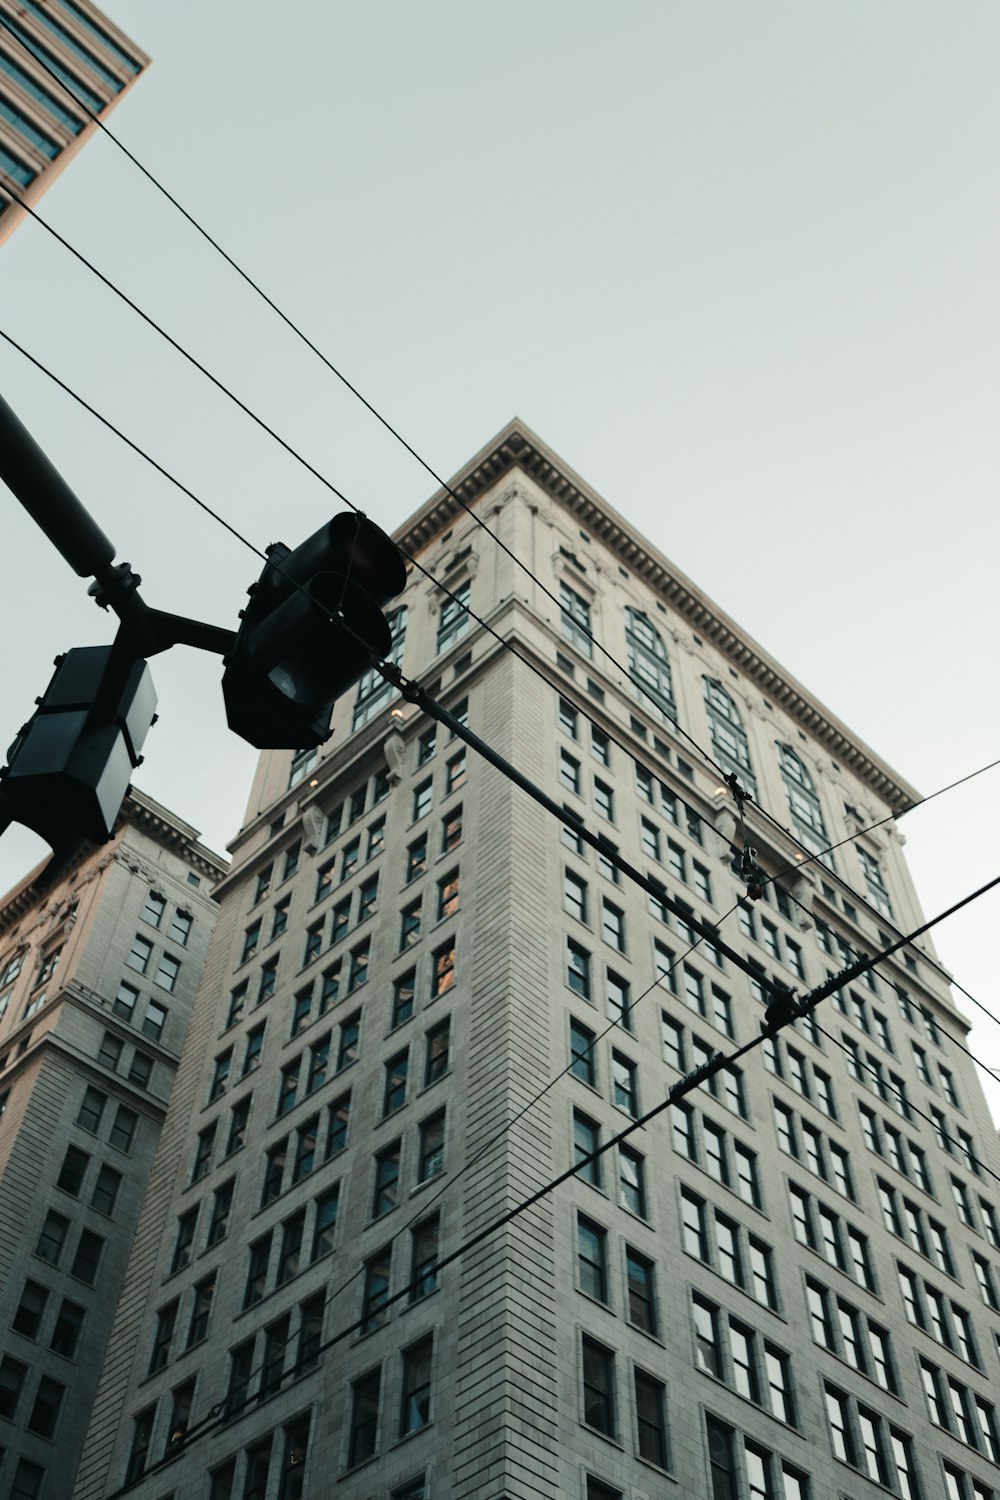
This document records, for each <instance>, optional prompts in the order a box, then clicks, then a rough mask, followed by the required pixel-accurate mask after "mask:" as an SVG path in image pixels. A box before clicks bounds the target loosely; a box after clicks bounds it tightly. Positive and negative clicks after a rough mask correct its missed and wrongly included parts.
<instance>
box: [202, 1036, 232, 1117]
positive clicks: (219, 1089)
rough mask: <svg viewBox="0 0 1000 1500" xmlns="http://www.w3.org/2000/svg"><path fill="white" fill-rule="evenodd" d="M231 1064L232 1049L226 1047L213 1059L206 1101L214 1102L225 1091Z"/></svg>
mask: <svg viewBox="0 0 1000 1500" xmlns="http://www.w3.org/2000/svg"><path fill="white" fill-rule="evenodd" d="M232 1064H233V1049H232V1047H227V1048H226V1050H225V1052H220V1053H219V1055H218V1057H217V1058H216V1059H215V1067H214V1069H213V1072H212V1082H211V1084H210V1085H209V1089H208V1102H209V1104H212V1103H214V1101H215V1100H216V1099H219V1098H221V1096H222V1095H223V1094H224V1093H225V1092H226V1084H227V1083H228V1080H229V1070H230V1068H231V1067H232Z"/></svg>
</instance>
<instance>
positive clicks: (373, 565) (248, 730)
mask: <svg viewBox="0 0 1000 1500" xmlns="http://www.w3.org/2000/svg"><path fill="white" fill-rule="evenodd" d="M267 558H268V560H267V563H266V564H265V566H264V571H263V572H262V573H261V575H260V578H259V580H258V582H257V583H255V584H254V585H253V586H252V587H251V588H250V589H249V591H248V592H249V594H250V603H249V604H248V605H247V607H246V609H245V610H244V611H243V612H242V614H241V616H240V620H241V623H240V628H239V631H238V633H237V636H236V641H235V643H234V645H233V648H232V650H231V652H230V653H229V655H228V656H227V657H226V658H225V668H226V670H225V672H224V673H223V677H222V692H223V696H224V698H225V702H226V718H227V720H228V722H229V727H230V729H232V730H233V732H234V733H235V734H238V735H239V736H240V737H241V738H242V739H245V740H247V741H249V743H250V744H251V745H255V746H256V747H257V748H258V749H259V750H306V749H309V748H311V747H313V746H316V745H321V744H322V743H323V741H324V740H326V739H328V738H329V735H330V716H331V714H332V713H333V705H334V703H335V702H336V700H337V698H338V697H339V696H340V694H341V693H343V692H344V690H345V689H346V688H349V687H350V686H351V684H352V683H355V682H357V681H358V679H359V678H360V677H362V676H363V675H364V673H365V672H366V671H367V670H368V668H369V667H370V666H371V663H372V660H373V659H375V658H383V657H386V656H388V654H389V651H390V648H391V645H392V636H391V632H390V630H389V626H388V623H387V622H386V619H385V616H384V614H383V613H382V609H383V606H384V605H385V604H387V603H388V601H389V600H390V599H392V598H393V597H394V596H395V595H396V594H398V593H399V592H400V591H401V590H402V588H403V586H404V584H405V583H406V569H405V567H404V565H403V559H402V557H401V556H400V553H399V551H398V549H397V547H396V546H395V544H394V542H393V541H392V539H391V538H390V537H389V536H387V535H386V533H385V532H384V531H383V530H382V529H381V527H379V526H376V525H375V524H374V522H373V521H369V520H368V519H367V517H365V516H359V515H352V514H350V513H349V512H346V511H345V512H343V513H342V514H341V515H338V516H334V517H333V519H332V520H330V521H327V523H326V524H325V525H324V526H321V527H320V529H319V530H318V531H316V532H314V533H313V535H312V536H311V537H309V538H308V539H307V540H306V541H304V542H302V543H301V545H300V546H298V547H296V548H295V549H294V550H293V551H290V550H289V549H288V548H287V547H286V546H285V545H284V544H283V543H282V542H276V543H274V544H273V545H272V546H270V547H268V549H267Z"/></svg>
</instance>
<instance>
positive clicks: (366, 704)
mask: <svg viewBox="0 0 1000 1500" xmlns="http://www.w3.org/2000/svg"><path fill="white" fill-rule="evenodd" d="M385 618H386V624H387V625H388V626H389V629H390V630H391V631H392V645H391V646H390V647H389V651H388V654H387V655H386V657H385V660H386V661H391V662H393V663H394V664H395V665H396V666H397V667H398V666H399V664H400V662H401V661H402V660H403V642H404V641H405V639H406V605H405V604H401V605H400V606H399V608H398V609H394V610H392V612H391V613H390V614H387V615H386V617H385ZM395 691H396V689H395V688H394V687H393V685H392V683H391V682H386V680H385V678H384V677H383V676H382V674H381V673H380V672H376V671H375V668H374V667H371V668H370V669H369V670H368V671H367V672H366V673H365V675H364V676H363V677H362V679H361V681H360V682H359V683H358V696H357V698H356V699H355V700H354V722H353V723H352V725H351V728H352V729H357V728H358V726H359V725H360V724H367V722H368V720H369V719H370V718H371V717H372V716H373V715H374V714H376V713H378V711H379V709H380V708H383V707H384V706H385V704H386V703H387V702H388V701H389V699H390V698H391V697H392V695H393V694H394V693H395Z"/></svg>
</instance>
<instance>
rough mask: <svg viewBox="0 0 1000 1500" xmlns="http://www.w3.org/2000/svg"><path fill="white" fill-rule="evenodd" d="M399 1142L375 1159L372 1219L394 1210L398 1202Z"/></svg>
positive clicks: (388, 1147) (386, 1148)
mask: <svg viewBox="0 0 1000 1500" xmlns="http://www.w3.org/2000/svg"><path fill="white" fill-rule="evenodd" d="M400 1149H401V1148H400V1142H399V1141H394V1142H393V1144H392V1145H391V1146H387V1147H385V1149H384V1150H382V1151H380V1152H379V1153H378V1155H377V1156H376V1157H375V1185H374V1189H373V1193H372V1214H371V1216H372V1218H373V1219H377V1218H379V1217H380V1216H381V1215H382V1214H384V1213H388V1212H389V1210H390V1209H391V1208H395V1207H396V1204H397V1202H398V1201H399V1160H400Z"/></svg>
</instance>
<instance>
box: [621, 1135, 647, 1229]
mask: <svg viewBox="0 0 1000 1500" xmlns="http://www.w3.org/2000/svg"><path fill="white" fill-rule="evenodd" d="M645 1172H646V1163H645V1161H644V1159H643V1158H642V1157H641V1156H640V1155H639V1153H638V1151H633V1150H632V1149H631V1147H630V1146H625V1145H620V1146H619V1147H618V1199H619V1202H620V1203H621V1204H622V1206H623V1207H624V1208H627V1209H629V1210H630V1211H631V1212H632V1213H634V1214H638V1216H639V1217H640V1219H645V1218H646V1216H647V1215H646V1176H645Z"/></svg>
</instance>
